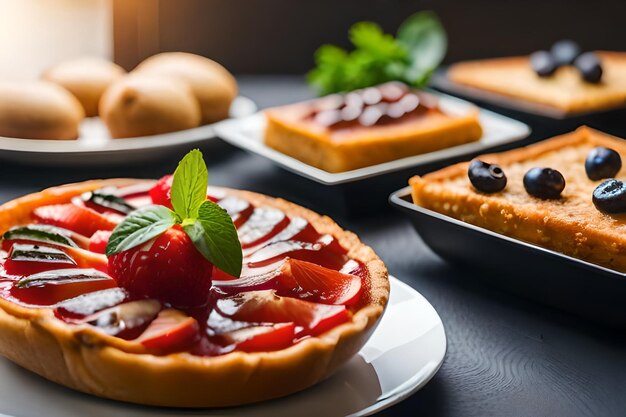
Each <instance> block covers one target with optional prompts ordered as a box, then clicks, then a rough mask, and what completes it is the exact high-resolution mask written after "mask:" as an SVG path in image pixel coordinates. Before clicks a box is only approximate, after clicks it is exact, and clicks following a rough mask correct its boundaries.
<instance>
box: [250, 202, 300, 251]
mask: <svg viewBox="0 0 626 417" xmlns="http://www.w3.org/2000/svg"><path fill="white" fill-rule="evenodd" d="M288 224H289V218H287V216H285V213H283V212H282V211H281V210H277V209H274V208H267V207H260V208H255V209H254V211H253V212H252V215H251V216H250V218H249V219H248V221H247V222H245V223H244V224H243V225H242V226H241V227H240V228H239V231H238V232H239V240H240V241H241V247H242V248H244V249H245V248H247V247H251V246H255V245H258V244H260V243H262V242H263V241H265V240H268V239H270V238H271V237H273V236H275V235H276V234H277V233H278V232H280V231H281V230H283V229H284V228H285V227H287V225H288Z"/></svg>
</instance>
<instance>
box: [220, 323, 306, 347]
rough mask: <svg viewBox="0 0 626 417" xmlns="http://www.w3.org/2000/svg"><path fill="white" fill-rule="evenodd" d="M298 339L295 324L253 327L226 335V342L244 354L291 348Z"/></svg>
mask: <svg viewBox="0 0 626 417" xmlns="http://www.w3.org/2000/svg"><path fill="white" fill-rule="evenodd" d="M295 338H296V325H295V324H294V323H278V324H273V325H264V326H252V327H247V328H244V329H240V330H236V331H234V332H231V333H227V334H225V335H224V340H226V341H227V342H228V343H229V344H234V345H235V346H236V348H237V349H239V350H243V351H244V352H269V351H272V350H280V349H285V348H286V347H289V346H291V344H292V343H293V341H294V339H295Z"/></svg>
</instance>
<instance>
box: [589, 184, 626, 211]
mask: <svg viewBox="0 0 626 417" xmlns="http://www.w3.org/2000/svg"><path fill="white" fill-rule="evenodd" d="M592 201H593V205H594V206H596V208H597V209H598V210H600V211H601V212H603V213H624V212H626V184H624V183H623V182H622V181H620V180H616V179H610V180H606V181H604V182H603V183H602V184H600V185H598V186H597V187H596V189H595V190H593V198H592Z"/></svg>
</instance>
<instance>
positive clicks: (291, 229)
mask: <svg viewBox="0 0 626 417" xmlns="http://www.w3.org/2000/svg"><path fill="white" fill-rule="evenodd" d="M319 237H320V235H319V234H318V233H317V232H316V231H315V229H314V228H313V226H311V224H310V223H309V222H308V221H307V220H306V219H303V218H302V217H294V218H292V219H290V220H289V224H288V225H287V227H285V228H284V229H282V230H281V231H280V232H278V233H277V234H276V235H274V236H272V237H270V238H269V239H267V240H265V239H263V241H262V242H260V243H259V244H257V245H255V246H252V245H249V246H247V247H245V248H244V250H243V253H244V256H249V255H251V254H253V253H254V252H256V251H257V250H259V249H261V248H262V247H263V246H266V245H269V244H270V243H275V242H282V241H285V240H297V241H309V242H313V241H316V240H317V239H319Z"/></svg>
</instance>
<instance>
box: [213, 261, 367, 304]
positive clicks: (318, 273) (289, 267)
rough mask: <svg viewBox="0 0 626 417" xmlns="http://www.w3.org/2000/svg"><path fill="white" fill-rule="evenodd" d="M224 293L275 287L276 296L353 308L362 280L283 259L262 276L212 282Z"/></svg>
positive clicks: (317, 266) (331, 270)
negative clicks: (351, 306)
mask: <svg viewBox="0 0 626 417" xmlns="http://www.w3.org/2000/svg"><path fill="white" fill-rule="evenodd" d="M213 285H214V286H216V287H218V288H219V289H220V290H222V291H224V292H227V293H234V292H240V291H254V290H265V289H269V288H274V289H275V291H276V294H278V295H281V296H287V297H297V298H300V299H303V300H309V301H314V302H317V303H323V304H344V305H352V304H354V303H355V302H357V301H358V299H359V296H360V293H361V278H360V277H358V276H356V275H351V274H346V273H342V272H339V271H335V270H333V269H328V268H324V267H323V266H319V265H316V264H313V263H310V262H306V261H300V260H297V259H289V258H288V259H286V260H285V261H284V262H283V263H282V264H281V265H280V267H279V268H277V269H276V270H274V271H270V272H267V273H265V274H261V275H256V276H248V277H243V278H239V279H237V280H228V281H213Z"/></svg>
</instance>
